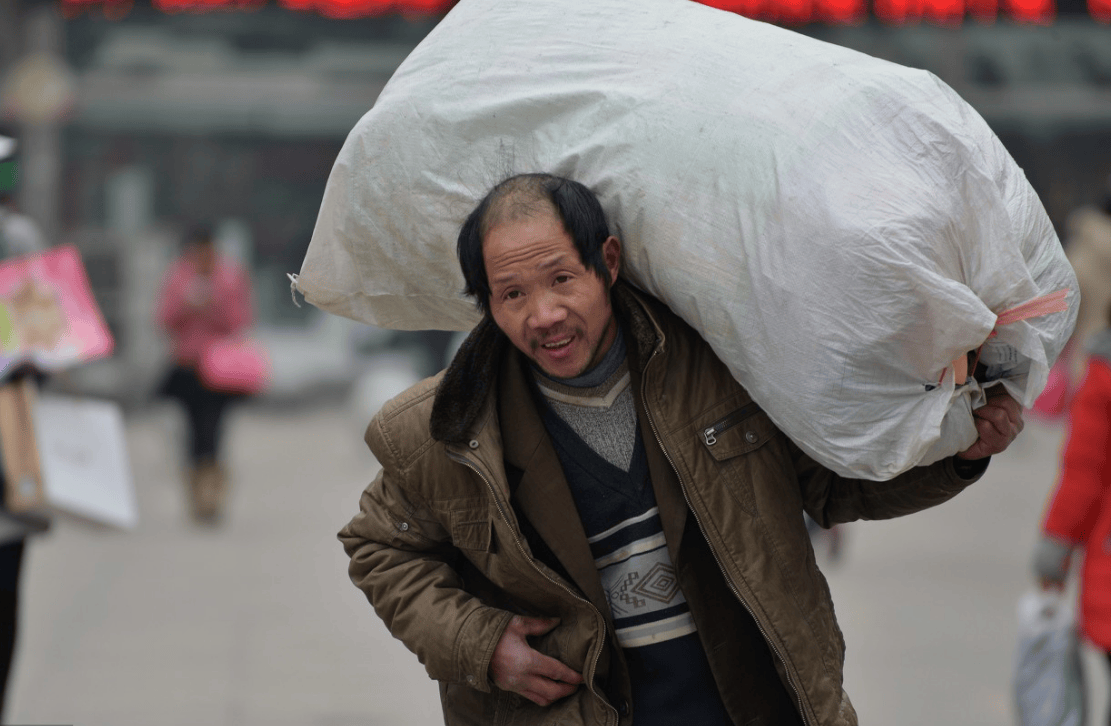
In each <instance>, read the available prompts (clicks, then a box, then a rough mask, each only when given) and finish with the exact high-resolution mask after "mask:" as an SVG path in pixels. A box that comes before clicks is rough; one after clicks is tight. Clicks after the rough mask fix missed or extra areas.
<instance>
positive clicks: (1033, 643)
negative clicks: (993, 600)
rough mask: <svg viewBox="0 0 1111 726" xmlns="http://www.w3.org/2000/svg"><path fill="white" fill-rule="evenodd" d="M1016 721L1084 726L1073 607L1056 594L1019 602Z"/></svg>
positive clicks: (1024, 725) (1030, 725)
mask: <svg viewBox="0 0 1111 726" xmlns="http://www.w3.org/2000/svg"><path fill="white" fill-rule="evenodd" d="M1017 611H1018V650H1017V652H1016V656H1015V666H1014V677H1013V681H1012V686H1013V689H1014V705H1015V718H1016V722H1017V724H1018V726H1084V724H1085V713H1086V710H1087V707H1086V702H1085V694H1084V692H1085V689H1084V678H1083V671H1082V669H1081V662H1080V644H1079V638H1078V636H1077V633H1076V625H1075V622H1074V619H1073V611H1072V608H1071V607H1070V606H1069V605H1068V604H1066V603H1065V602H1064V601H1063V597H1062V595H1060V594H1055V593H1051V592H1043V591H1033V590H1032V591H1030V592H1027V593H1025V594H1023V595H1022V597H1021V598H1019V601H1018V608H1017Z"/></svg>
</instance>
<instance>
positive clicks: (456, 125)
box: [295, 0, 1076, 480]
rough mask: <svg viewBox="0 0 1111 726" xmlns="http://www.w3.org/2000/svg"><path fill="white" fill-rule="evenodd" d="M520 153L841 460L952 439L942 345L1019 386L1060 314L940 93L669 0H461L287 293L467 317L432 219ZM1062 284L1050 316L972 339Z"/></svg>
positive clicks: (1034, 371)
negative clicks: (608, 227) (595, 209)
mask: <svg viewBox="0 0 1111 726" xmlns="http://www.w3.org/2000/svg"><path fill="white" fill-rule="evenodd" d="M529 171H548V172H552V173H556V174H560V175H563V176H568V177H571V178H574V179H576V180H578V181H581V182H583V183H584V184H586V185H587V186H589V187H590V188H591V189H593V190H594V191H595V193H597V194H598V196H599V198H600V199H601V201H602V204H603V206H604V208H605V210H606V213H607V215H608V217H609V219H610V221H611V224H612V225H613V226H614V228H615V230H616V232H617V234H618V235H619V236H620V237H621V239H622V241H623V244H624V253H625V258H624V274H625V275H626V276H627V277H628V278H629V279H630V280H631V281H632V282H633V283H634V284H635V285H637V286H639V287H641V288H642V289H644V290H645V291H647V292H649V293H651V294H652V295H655V296H656V297H658V298H660V299H662V300H663V301H665V302H666V303H667V304H668V305H669V306H670V307H671V308H672V309H673V310H674V311H675V312H676V313H678V314H679V315H681V316H682V317H683V318H684V319H686V320H687V322H689V323H690V324H691V325H692V326H693V327H695V328H696V329H697V330H698V331H699V332H700V333H701V334H702V335H703V337H705V338H706V340H707V341H708V342H709V343H710V345H711V346H713V348H714V349H715V351H716V352H717V353H718V354H719V356H720V357H721V358H722V360H724V361H725V362H726V364H727V365H728V366H729V367H730V369H731V371H732V373H733V374H734V376H735V377H736V378H737V379H738V380H739V381H740V382H741V383H742V384H743V385H744V386H745V387H746V388H747V389H748V390H749V392H750V393H751V394H752V395H753V397H754V398H755V399H756V400H757V401H758V402H759V403H760V405H761V406H762V407H763V408H764V410H766V411H767V412H768V415H769V416H771V418H772V419H773V420H774V421H775V423H776V424H777V425H778V426H779V427H780V428H781V429H782V430H783V431H784V432H785V433H787V434H788V435H789V436H790V437H791V438H793V439H794V440H795V441H796V442H797V443H798V444H799V446H801V447H802V448H803V449H804V450H805V451H806V452H807V453H809V454H810V455H811V456H813V457H814V458H815V459H817V460H818V461H820V462H821V463H823V464H825V465H826V466H828V467H830V468H832V469H833V470H835V471H837V472H838V473H841V474H844V475H852V476H859V477H864V478H869V479H877V480H883V479H888V478H890V477H892V476H895V475H896V474H899V473H901V472H902V471H905V470H906V469H909V468H910V467H912V466H914V465H916V464H925V463H930V462H932V461H934V460H937V459H940V458H942V457H944V456H949V455H951V454H953V453H956V452H957V451H959V450H961V449H963V448H965V447H967V446H969V445H970V444H971V443H972V442H973V441H974V440H975V438H976V432H975V428H974V425H973V422H972V416H971V413H970V411H971V409H972V407H973V406H975V405H978V404H979V402H980V400H981V397H982V392H981V391H980V387H979V385H978V384H977V383H975V382H970V383H968V384H966V385H959V381H960V375H959V371H958V370H955V369H954V366H952V365H951V362H952V361H954V360H956V359H958V358H960V357H962V356H963V355H964V354H965V352H967V351H970V350H974V349H977V348H978V347H979V346H981V345H982V344H984V343H985V342H987V345H986V346H985V347H984V349H983V351H982V355H981V361H982V362H984V363H985V364H987V366H988V368H989V376H990V377H991V378H1003V379H1004V380H1005V385H1006V386H1007V388H1008V390H1009V391H1010V392H1011V393H1012V394H1013V395H1014V396H1015V397H1016V398H1017V399H1018V400H1019V401H1020V402H1022V403H1023V404H1024V405H1026V406H1029V405H1031V404H1032V403H1033V402H1034V400H1035V398H1036V397H1037V394H1038V393H1039V392H1040V390H1041V388H1042V386H1043V385H1044V384H1045V381H1046V375H1047V372H1048V370H1049V366H1050V364H1051V363H1052V361H1053V360H1054V359H1055V358H1056V356H1057V354H1058V353H1059V351H1060V349H1061V348H1062V346H1063V345H1064V343H1065V340H1066V338H1067V337H1068V335H1069V331H1071V329H1072V326H1073V321H1074V318H1075V307H1076V293H1075V292H1074V291H1072V290H1073V289H1074V288H1075V279H1074V275H1073V273H1072V269H1071V268H1070V267H1069V265H1068V262H1067V260H1066V259H1065V257H1064V255H1063V253H1062V251H1061V248H1060V244H1059V242H1058V240H1057V238H1056V235H1055V233H1054V231H1053V228H1052V227H1051V225H1050V222H1049V219H1048V218H1047V216H1046V214H1045V211H1044V209H1043V208H1042V205H1041V203H1040V202H1039V200H1038V199H1037V197H1036V196H1035V194H1034V192H1033V191H1032V190H1031V188H1030V186H1029V184H1028V183H1027V181H1026V178H1025V177H1024V175H1023V173H1022V171H1021V170H1020V169H1019V168H1018V167H1017V166H1016V165H1015V163H1014V161H1013V160H1012V159H1011V157H1010V156H1009V155H1008V153H1007V152H1006V151H1005V150H1004V148H1003V146H1002V145H1001V144H1000V142H999V140H998V139H997V138H996V137H995V135H994V134H993V133H992V132H991V131H990V129H989V128H988V127H987V125H986V124H985V123H984V121H983V119H982V118H980V116H978V115H977V114H976V113H975V112H974V111H973V110H972V109H971V108H970V107H969V106H968V105H967V104H966V103H964V101H962V100H961V99H960V98H959V97H958V96H957V95H956V94H955V93H954V92H953V91H952V90H951V89H950V88H948V87H947V86H946V85H944V84H943V83H942V82H941V81H939V80H938V79H937V78H936V77H934V76H933V75H931V74H929V73H926V72H924V71H920V70H912V69H909V68H905V67H902V66H899V65H896V64H892V63H888V62H885V61H881V60H878V59H875V58H872V57H869V56H867V55H863V54H861V53H857V52H855V51H851V50H847V49H844V48H841V47H838V46H834V45H830V44H827V43H823V42H820V41H817V40H814V39H811V38H808V37H806V36H803V35H801V34H798V33H794V32H791V31H788V30H785V29H782V28H778V27H775V26H771V25H767V24H764V23H760V22H756V21H752V20H748V19H745V18H743V17H741V16H738V15H734V14H731V13H727V12H723V11H719V10H715V9H712V8H709V7H706V6H703V5H700V4H697V3H693V2H688V1H687V0H558V1H556V0H529V2H521V3H506V2H502V1H501V0H462V2H460V3H459V4H458V5H457V6H456V7H455V8H454V9H453V10H452V11H451V12H450V13H449V14H448V15H447V16H446V18H445V19H444V20H443V21H441V23H440V24H439V25H438V26H437V27H436V28H435V29H434V30H433V31H432V33H430V34H429V36H428V37H427V38H426V39H425V40H424V41H423V42H422V43H421V44H420V45H419V46H418V47H417V48H416V49H415V50H414V52H413V53H412V54H411V55H410V56H409V57H408V58H407V59H406V61H405V62H404V63H403V64H402V65H401V67H400V68H399V69H398V70H397V72H396V73H395V74H394V76H393V78H392V79H391V80H390V82H389V83H388V84H387V86H386V88H385V89H384V90H383V92H382V94H381V95H380V97H379V98H378V100H377V102H376V103H375V105H374V108H373V109H371V110H370V111H369V113H367V114H366V116H364V117H363V119H362V120H361V121H360V122H359V123H358V124H357V126H356V127H355V128H354V130H352V132H351V133H350V135H349V136H348V139H347V141H346V143H345V144H344V147H343V149H342V151H341V152H340V154H339V157H338V158H337V160H336V163H335V166H334V168H333V170H332V173H331V176H330V178H329V180H328V185H327V187H326V189H325V193H324V199H323V203H322V205H321V209H320V215H319V218H318V220H317V225H316V228H315V231H314V233H313V237H312V241H311V243H310V246H309V250H308V253H307V255H306V257H305V260H304V263H303V266H302V268H301V272H300V276H299V277H297V276H295V287H296V288H298V289H299V290H300V291H301V292H302V293H303V294H304V295H305V297H306V299H307V300H308V301H309V302H311V303H313V304H315V305H317V306H319V307H321V308H323V309H324V310H327V311H330V312H333V313H337V314H340V315H345V316H348V317H351V318H355V319H357V320H362V321H364V322H367V323H371V324H373V325H377V326H380V327H386V328H401V329H424V328H434V329H456V330H463V329H467V328H469V327H470V326H472V325H473V324H474V323H475V322H476V321H477V313H476V311H475V308H474V306H473V304H472V303H471V302H470V301H469V300H467V299H466V298H465V297H463V295H462V294H461V290H462V289H463V278H462V274H461V273H460V271H459V269H458V264H457V262H456V258H455V239H456V235H457V233H458V230H459V227H460V225H461V224H462V222H463V219H464V218H465V217H466V215H467V214H468V213H469V212H470V211H471V209H473V208H474V206H475V205H476V204H477V202H478V201H479V200H480V199H481V197H482V196H483V195H484V194H485V193H486V191H487V190H488V189H489V188H490V187H491V186H493V184H495V183H496V182H498V181H500V180H501V179H502V178H503V177H504V176H507V175H508V174H510V173H519V172H529ZM1063 290H1069V291H1070V292H1068V293H1067V298H1066V299H1065V300H1063V301H1059V302H1060V303H1061V309H1064V310H1065V311H1066V312H1064V313H1053V314H1040V317H1033V318H1029V319H1026V320H1021V321H1019V322H1015V323H1013V324H1011V325H1006V326H1000V328H999V331H998V335H997V336H995V337H992V338H991V339H990V340H989V336H990V335H991V334H992V332H993V330H994V329H995V328H996V325H997V314H998V313H1001V312H1004V311H1006V310H1009V309H1011V308H1014V307H1015V306H1018V305H1021V304H1023V303H1026V302H1027V301H1030V300H1033V299H1036V298H1039V297H1040V296H1043V295H1046V294H1050V293H1054V292H1058V291H1063ZM1062 294H1066V293H1062Z"/></svg>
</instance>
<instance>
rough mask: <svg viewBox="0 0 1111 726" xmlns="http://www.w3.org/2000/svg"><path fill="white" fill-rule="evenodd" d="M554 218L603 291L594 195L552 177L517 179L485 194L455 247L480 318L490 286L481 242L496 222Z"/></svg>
mask: <svg viewBox="0 0 1111 726" xmlns="http://www.w3.org/2000/svg"><path fill="white" fill-rule="evenodd" d="M548 212H555V215H556V216H557V217H558V218H559V220H560V221H561V222H562V223H563V229H564V231H566V232H567V234H568V235H569V236H570V237H571V240H572V241H573V242H574V243H575V249H577V250H578V252H579V258H580V259H581V260H582V263H583V265H584V266H585V267H586V268H587V269H588V270H590V271H592V272H593V273H594V274H596V275H598V277H600V278H601V279H602V280H603V281H604V282H605V283H606V285H607V286H608V285H609V284H610V283H611V282H613V281H612V280H611V279H610V273H609V268H608V267H606V259H605V254H604V253H603V251H602V246H603V243H605V241H606V239H607V238H608V237H609V236H610V233H609V226H608V225H607V224H606V213H605V212H604V211H603V210H602V204H601V203H600V202H599V201H598V197H596V196H595V195H594V192H592V191H590V189H588V188H587V187H586V186H584V185H583V184H581V183H579V182H577V181H572V180H570V179H565V178H563V177H559V176H555V175H553V174H517V175H515V176H511V177H509V178H507V179H504V180H502V181H501V182H499V183H498V184H497V185H496V186H494V188H493V189H491V190H490V191H489V192H487V194H486V196H485V197H483V198H482V201H480V202H479V203H478V206H477V207H475V208H474V211H472V212H471V213H470V214H469V215H468V216H467V220H466V221H465V222H463V227H462V228H461V229H460V230H459V239H458V242H457V243H456V254H457V255H458V256H459V266H460V267H461V268H462V269H463V279H464V280H465V281H466V288H465V289H464V290H463V292H464V293H465V294H467V295H471V296H473V297H474V298H475V302H476V303H477V304H478V307H479V309H480V310H482V312H483V313H489V312H490V282H489V280H488V279H487V277H486V263H485V260H484V259H483V256H482V241H483V239H484V238H485V237H486V234H487V233H488V232H489V231H490V230H491V229H492V228H493V227H495V226H496V225H497V224H499V223H501V222H506V221H511V220H514V219H519V218H520V217H526V216H533V215H537V214H544V213H548Z"/></svg>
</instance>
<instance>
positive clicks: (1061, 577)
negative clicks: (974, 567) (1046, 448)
mask: <svg viewBox="0 0 1111 726" xmlns="http://www.w3.org/2000/svg"><path fill="white" fill-rule="evenodd" d="M1108 317H1109V322H1111V311H1109V314H1108ZM1086 352H1087V370H1086V372H1085V374H1084V378H1083V381H1082V383H1081V384H1080V387H1079V389H1078V390H1077V392H1076V395H1075V397H1074V398H1073V401H1072V405H1071V407H1070V409H1069V419H1068V438H1067V442H1066V444H1065V448H1064V453H1063V454H1062V457H1061V469H1060V476H1059V479H1058V483H1057V488H1056V490H1055V491H1054V493H1053V496H1052V497H1051V499H1050V500H1049V504H1048V506H1047V508H1046V513H1045V518H1044V520H1043V523H1042V537H1041V538H1040V540H1039V541H1038V544H1037V546H1036V547H1035V551H1034V559H1033V569H1034V575H1035V577H1037V578H1038V580H1039V581H1040V583H1041V585H1042V587H1043V588H1046V589H1057V590H1064V588H1065V584H1066V581H1067V578H1068V573H1069V569H1070V565H1071V562H1072V555H1073V553H1074V552H1075V551H1077V550H1080V551H1082V552H1083V554H1084V561H1083V564H1082V566H1081V569H1080V608H1079V613H1078V619H1079V625H1080V630H1081V632H1082V633H1083V635H1084V636H1085V638H1087V640H1088V641H1089V642H1091V643H1092V645H1094V646H1095V647H1096V648H1098V649H1100V650H1102V651H1103V652H1104V653H1106V654H1107V656H1108V660H1109V662H1111V327H1105V328H1104V329H1103V330H1102V331H1100V332H1098V333H1096V334H1094V335H1092V336H1091V337H1090V339H1089V340H1088V346H1087V351H1086Z"/></svg>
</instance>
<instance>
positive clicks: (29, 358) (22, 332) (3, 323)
mask: <svg viewBox="0 0 1111 726" xmlns="http://www.w3.org/2000/svg"><path fill="white" fill-rule="evenodd" d="M114 345H115V342H114V341H113V339H112V334H111V333H110V332H109V330H108V326H107V325H106V324H105V322H104V316H103V315H102V314H101V312H100V308H99V307H98V306H97V303H96V300H95V299H94V298H93V293H92V289H91V288H90V287H89V279H88V277H87V276H86V274H85V266H84V264H82V262H81V255H80V253H78V251H77V248H76V247H74V246H73V245H64V246H61V247H54V248H52V249H50V250H47V251H45V252H39V253H36V254H33V255H23V256H20V257H13V258H11V259H8V260H5V261H3V262H0V375H3V374H4V373H7V372H8V371H9V370H11V369H12V368H15V367H17V366H20V365H23V364H25V363H29V364H31V365H34V366H35V367H36V368H39V369H40V370H43V371H58V370H62V369H65V368H69V367H71V366H74V365H76V364H78V363H84V362H86V361H90V360H95V359H97V358H103V357H106V356H108V355H111V353H112V349H113V347H114Z"/></svg>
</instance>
